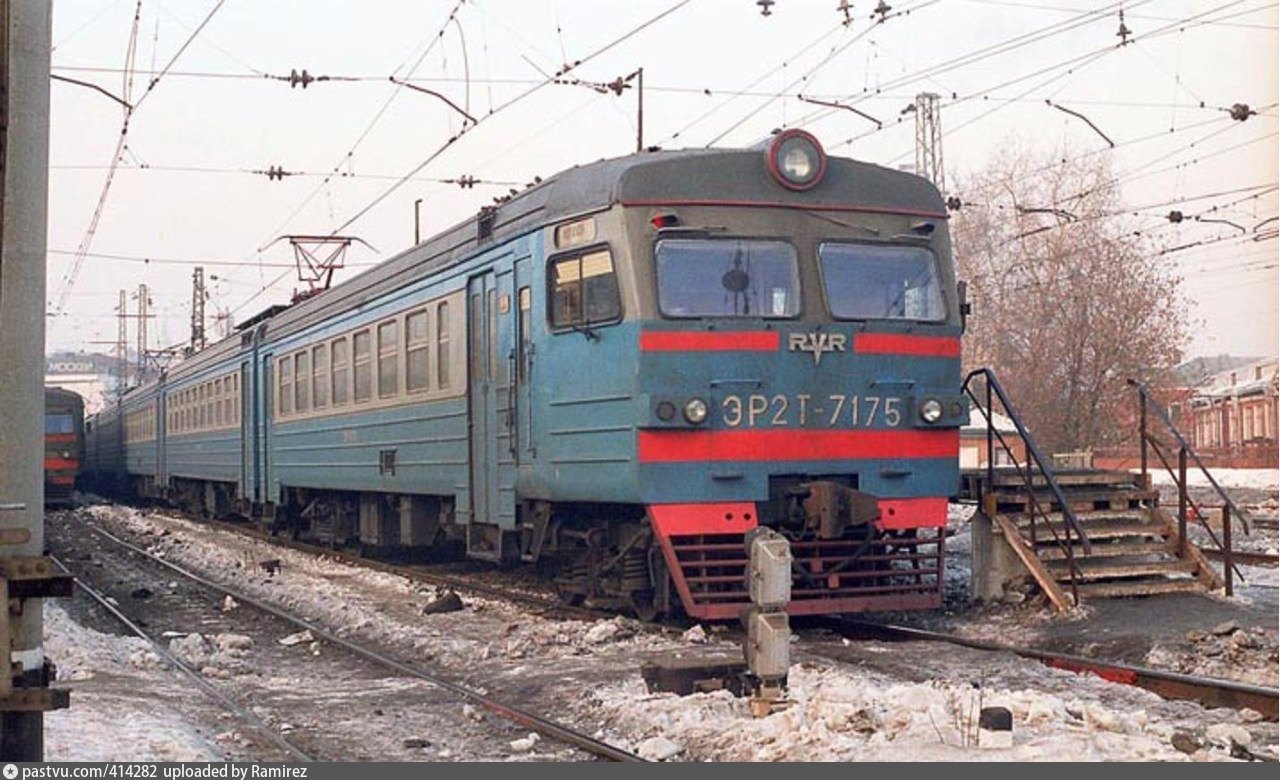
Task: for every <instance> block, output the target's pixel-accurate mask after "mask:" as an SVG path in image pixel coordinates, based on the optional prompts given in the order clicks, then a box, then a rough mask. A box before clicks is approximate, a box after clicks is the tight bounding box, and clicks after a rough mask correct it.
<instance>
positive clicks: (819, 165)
mask: <svg viewBox="0 0 1280 780" xmlns="http://www.w3.org/2000/svg"><path fill="white" fill-rule="evenodd" d="M766 154H767V155H768V164H769V173H770V174H772V175H773V178H774V179H776V180H777V182H778V183H779V184H781V185H782V186H783V187H786V188H787V189H789V190H795V191H796V192H802V191H804V190H807V189H809V188H811V187H813V186H814V185H816V184H817V183H818V182H820V181H822V175H823V174H824V173H826V172H827V155H826V153H825V152H823V151H822V145H821V144H819V143H818V139H816V138H814V137H813V136H812V135H810V134H809V133H806V132H805V131H803V130H784V131H782V132H781V133H779V134H778V135H777V136H775V137H774V139H773V142H772V143H770V144H769V149H768V151H767V152H766Z"/></svg>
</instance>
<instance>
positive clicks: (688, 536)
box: [636, 139, 968, 620]
mask: <svg viewBox="0 0 1280 780" xmlns="http://www.w3.org/2000/svg"><path fill="white" fill-rule="evenodd" d="M802 140H803V139H802ZM780 143H785V142H778V141H775V143H774V146H778V145H779V144H780ZM802 151H803V149H802ZM785 153H786V150H785V149H783V150H782V151H781V152H780V153H779V154H781V155H785ZM793 157H795V159H793V160H792V161H791V162H792V163H793V167H794V168H798V169H800V170H801V172H804V171H805V170H812V171H815V172H817V171H818V169H819V168H821V169H823V172H825V176H820V179H822V182H821V184H820V185H818V186H817V187H815V188H814V193H816V194H811V193H810V192H808V191H800V190H796V191H787V192H783V191H781V190H786V189H787V188H785V187H782V188H779V187H775V188H774V190H775V191H774V192H773V193H772V195H769V194H764V195H760V196H758V197H757V199H756V200H757V202H743V201H742V200H736V201H728V200H726V201H724V202H720V201H706V200H703V201H697V202H693V201H689V202H680V201H679V200H678V199H673V200H672V201H671V202H668V203H663V204H653V205H651V206H650V214H651V215H652V216H650V219H649V222H650V232H649V235H648V237H647V241H649V242H651V244H650V246H651V249H650V252H651V255H650V256H651V257H652V258H653V262H652V265H651V266H650V267H649V268H648V271H649V272H650V273H651V274H652V279H651V280H649V281H650V284H645V285H641V287H642V288H647V289H651V290H653V291H654V292H655V296H654V300H652V301H651V302H649V303H650V304H651V314H652V316H651V317H650V318H648V320H647V321H646V322H645V323H644V325H643V327H642V329H641V331H640V333H639V359H640V366H639V372H638V382H639V384H640V386H641V389H642V395H641V398H642V400H643V407H644V408H642V409H638V410H637V413H638V415H639V416H640V417H641V418H642V420H641V423H640V425H639V427H638V430H637V440H636V460H637V464H638V465H637V468H638V469H639V471H640V479H639V484H641V485H642V486H643V489H644V495H645V503H646V505H647V514H648V520H649V523H650V527H651V529H652V532H653V536H654V538H655V540H656V542H657V545H658V547H659V548H660V549H661V552H662V555H661V559H662V563H663V565H664V566H665V568H666V571H667V572H668V573H669V574H670V581H671V583H672V584H673V585H674V588H675V590H676V591H677V593H678V595H679V600H680V602H681V604H682V606H683V608H684V610H685V611H686V612H687V613H688V614H690V615H691V616H693V617H695V618H701V619H711V620H714V619H732V618H735V617H737V616H738V614H739V612H740V610H741V608H742V607H743V606H744V605H745V604H746V603H747V600H748V595H747V585H746V576H745V575H746V566H747V551H746V549H745V547H744V536H745V534H746V533H747V532H748V531H750V530H751V529H753V528H755V527H757V526H759V525H765V526H769V527H771V528H773V529H775V530H776V531H778V532H780V533H782V534H783V535H785V536H786V537H787V538H788V539H789V540H790V543H791V549H792V556H793V559H794V566H793V583H792V602H791V604H790V606H789V611H790V612H791V613H792V614H797V615H801V614H827V613H841V612H858V611H869V610H889V609H916V608H930V607H937V606H939V605H940V604H941V601H942V588H943V582H944V576H943V564H944V554H943V553H944V539H945V532H946V520H947V504H948V499H949V497H950V496H952V495H954V493H955V490H956V487H957V483H958V478H959V473H958V465H959V464H958V460H959V429H960V426H961V425H962V424H963V423H964V422H965V421H966V420H967V418H968V405H967V403H966V401H965V399H964V397H963V394H962V392H961V388H960V335H961V331H962V322H961V302H960V301H959V299H958V296H957V295H956V292H957V290H956V282H955V275H954V269H953V267H952V264H951V255H950V245H949V241H948V238H947V231H946V210H945V207H944V206H943V204H942V202H941V198H940V196H939V195H938V194H937V190H936V189H934V188H933V187H932V186H931V185H929V184H928V183H927V182H924V181H923V180H921V179H918V178H917V177H914V176H908V175H906V174H902V173H900V172H896V171H888V170H886V169H881V168H875V167H874V166H865V165H862V164H858V163H853V161H847V160H844V161H834V160H833V161H832V163H833V164H832V165H830V166H829V167H828V165H827V161H826V160H825V158H823V159H822V160H821V161H820V162H813V161H810V162H809V163H807V164H806V161H805V160H803V159H800V157H802V155H801V156H800V157H796V156H795V155H793ZM786 164H787V163H786V161H785V160H783V159H778V160H777V165H775V166H774V167H775V168H777V167H785V166H786ZM766 173H767V175H768V176H769V177H770V178H772V179H774V180H775V181H776V180H777V179H778V178H779V175H780V174H779V172H778V171H776V170H767V171H766ZM767 184H768V182H767V180H766V182H765V184H762V185H761V187H762V189H764V190H766V191H767ZM637 253H638V252H637Z"/></svg>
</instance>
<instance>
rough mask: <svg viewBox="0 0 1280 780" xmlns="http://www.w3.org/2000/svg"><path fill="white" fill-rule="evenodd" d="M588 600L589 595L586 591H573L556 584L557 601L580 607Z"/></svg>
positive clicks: (568, 605) (567, 605)
mask: <svg viewBox="0 0 1280 780" xmlns="http://www.w3.org/2000/svg"><path fill="white" fill-rule="evenodd" d="M586 600H587V595H586V594H585V593H575V592H573V591H569V590H565V589H564V588H562V587H560V586H559V585H557V586H556V601H558V602H560V603H561V604H563V605H565V606H566V607H580V606H582V605H583V603H584V602H586Z"/></svg>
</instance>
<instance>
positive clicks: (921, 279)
mask: <svg viewBox="0 0 1280 780" xmlns="http://www.w3.org/2000/svg"><path fill="white" fill-rule="evenodd" d="M818 269H819V272H820V274H821V276H822V287H823V294H824V296H825V298H826V302H827V311H828V312H830V314H831V316H832V317H834V318H835V319H837V320H907V321H912V322H945V321H946V319H947V301H946V297H945V295H944V294H943V291H942V273H941V269H940V267H939V264H938V258H937V256H936V255H935V254H934V253H933V252H932V251H931V250H929V249H928V248H926V247H922V246H912V245H904V244H869V243H859V242H845V241H824V242H822V243H821V244H819V245H818Z"/></svg>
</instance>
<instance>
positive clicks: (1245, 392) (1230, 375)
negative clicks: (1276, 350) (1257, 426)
mask: <svg viewBox="0 0 1280 780" xmlns="http://www.w3.org/2000/svg"><path fill="white" fill-rule="evenodd" d="M1278 377H1280V360H1277V359H1276V358H1266V359H1263V360H1257V361H1254V362H1252V363H1247V364H1245V365H1242V366H1238V367H1236V368H1233V369H1230V370H1228V371H1222V372H1219V373H1217V374H1214V375H1212V376H1210V377H1208V378H1207V379H1205V381H1204V382H1202V383H1201V384H1200V385H1198V386H1197V387H1196V388H1195V390H1194V392H1193V393H1192V396H1191V397H1192V401H1195V400H1196V399H1204V400H1214V399H1223V398H1242V397H1245V396H1251V395H1266V394H1267V393H1269V392H1271V393H1274V392H1275V388H1276V382H1277V378H1278Z"/></svg>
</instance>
